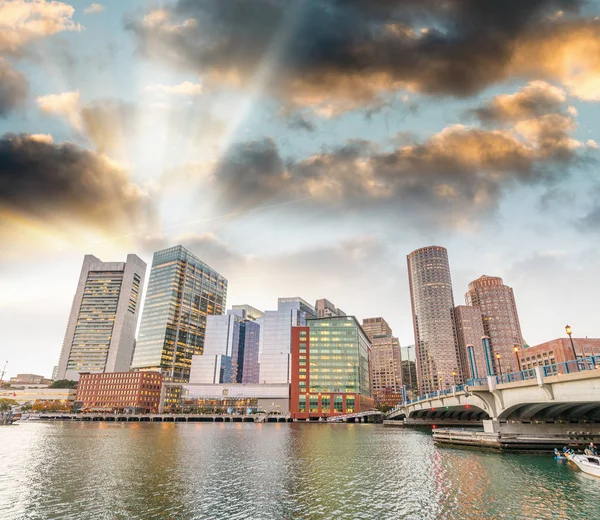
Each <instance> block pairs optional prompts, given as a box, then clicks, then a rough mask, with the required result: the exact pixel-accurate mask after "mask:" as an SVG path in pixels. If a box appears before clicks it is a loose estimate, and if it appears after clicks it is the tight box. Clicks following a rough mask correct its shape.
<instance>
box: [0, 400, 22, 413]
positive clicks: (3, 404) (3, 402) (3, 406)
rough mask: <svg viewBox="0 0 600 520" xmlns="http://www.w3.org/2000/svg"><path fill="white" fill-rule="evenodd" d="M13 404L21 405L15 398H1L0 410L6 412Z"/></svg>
mask: <svg viewBox="0 0 600 520" xmlns="http://www.w3.org/2000/svg"><path fill="white" fill-rule="evenodd" d="M13 406H19V403H18V402H17V401H15V400H14V399H6V398H2V399H0V412H6V411H8V410H10V408H11V407H13Z"/></svg>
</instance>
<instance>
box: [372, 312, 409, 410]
mask: <svg viewBox="0 0 600 520" xmlns="http://www.w3.org/2000/svg"><path fill="white" fill-rule="evenodd" d="M362 328H363V330H364V331H365V333H366V334H367V336H368V337H369V339H370V340H371V363H370V364H371V395H372V396H373V398H374V399H375V403H376V404H389V405H394V404H396V403H397V402H398V395H400V394H401V392H402V353H401V351H400V342H399V341H398V338H395V337H394V336H393V335H392V329H391V328H390V326H389V325H388V323H387V322H386V321H385V320H384V319H383V318H367V319H364V320H363V323H362Z"/></svg>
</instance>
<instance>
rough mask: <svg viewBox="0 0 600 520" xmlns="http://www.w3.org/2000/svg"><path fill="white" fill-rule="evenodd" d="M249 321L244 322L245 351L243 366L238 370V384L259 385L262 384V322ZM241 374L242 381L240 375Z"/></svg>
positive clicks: (258, 320)
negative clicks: (260, 357) (260, 358)
mask: <svg viewBox="0 0 600 520" xmlns="http://www.w3.org/2000/svg"><path fill="white" fill-rule="evenodd" d="M261 320H262V318H259V319H257V320H256V321H251V320H247V321H245V322H243V324H242V326H243V329H244V349H243V357H242V358H241V359H242V360H243V363H242V366H241V368H240V369H238V383H244V384H257V383H259V382H260V364H259V362H258V357H259V348H260V331H261V325H260V323H259V322H260V321H261ZM240 374H241V380H240V379H239V375H240Z"/></svg>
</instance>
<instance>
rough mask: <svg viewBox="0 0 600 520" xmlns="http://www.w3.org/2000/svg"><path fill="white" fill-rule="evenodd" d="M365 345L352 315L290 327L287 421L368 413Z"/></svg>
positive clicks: (368, 348) (370, 405) (368, 349)
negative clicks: (290, 374)
mask: <svg viewBox="0 0 600 520" xmlns="http://www.w3.org/2000/svg"><path fill="white" fill-rule="evenodd" d="M370 353H371V345H370V341H369V338H368V336H367V334H366V333H365V332H364V330H363V329H362V327H361V326H360V324H359V323H358V321H357V319H356V318H355V317H354V316H332V317H329V318H315V319H308V320H306V326H300V327H293V329H292V367H293V368H292V382H291V388H290V412H291V414H292V417H293V418H296V419H310V420H316V419H318V418H320V417H328V416H331V415H340V414H346V413H352V412H359V411H365V410H370V409H372V408H373V406H374V404H375V402H374V400H373V399H372V398H371V388H370V374H369V358H370Z"/></svg>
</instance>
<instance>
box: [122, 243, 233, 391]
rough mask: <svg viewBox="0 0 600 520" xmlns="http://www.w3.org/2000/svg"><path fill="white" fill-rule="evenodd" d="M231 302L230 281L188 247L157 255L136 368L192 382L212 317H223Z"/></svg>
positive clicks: (179, 380) (136, 355)
mask: <svg viewBox="0 0 600 520" xmlns="http://www.w3.org/2000/svg"><path fill="white" fill-rule="evenodd" d="M226 298H227V280H226V279H225V278H223V277H222V276H221V275H220V274H219V273H217V272H216V271H215V270H214V269H211V268H210V267H209V266H208V265H206V264H205V263H204V262H202V261H201V260H200V259H199V258H197V257H196V256H194V255H193V254H192V253H190V252H189V251H188V250H187V249H185V248H184V247H182V246H176V247H172V248H169V249H164V250H162V251H158V252H156V253H154V258H153V260H152V270H151V272H150V280H149V283H148V292H147V294H146V299H145V302H144V312H143V314H142V322H141V325H140V333H139V337H138V340H137V344H136V348H135V352H134V355H133V361H132V365H131V366H132V368H133V369H135V370H148V371H160V372H161V373H162V375H163V377H164V378H165V379H166V380H168V381H176V382H187V381H188V380H189V377H190V368H191V364H192V356H193V355H195V354H202V352H203V349H204V337H205V332H206V318H207V316H211V315H221V314H223V310H224V309H225V302H226Z"/></svg>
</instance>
